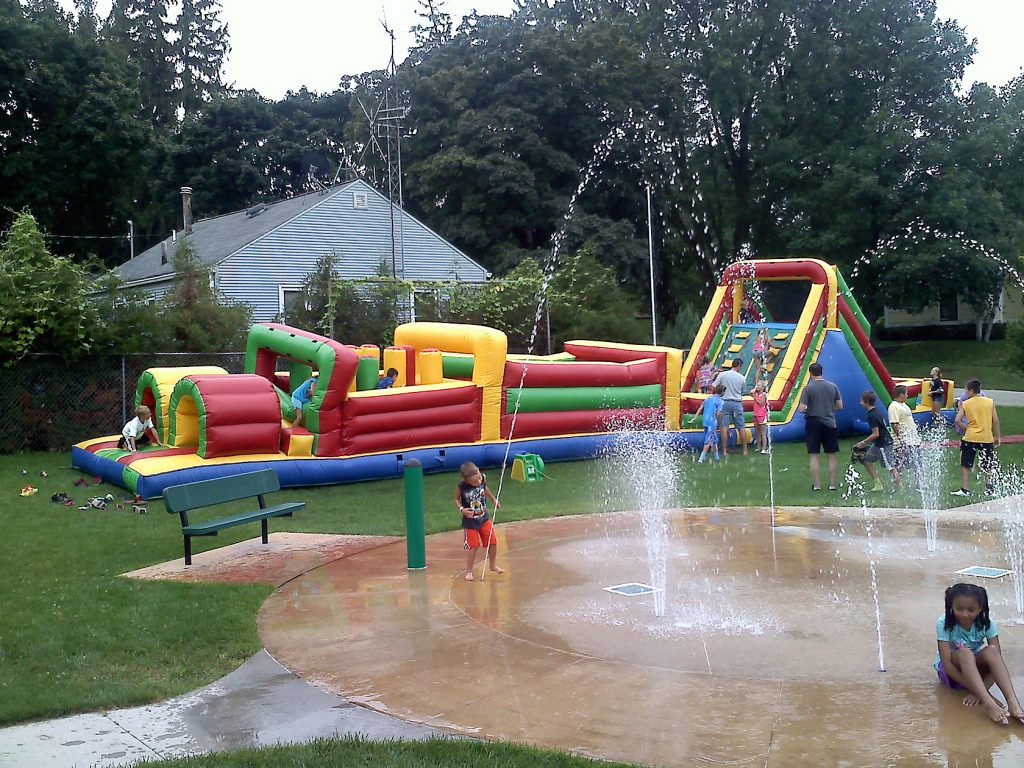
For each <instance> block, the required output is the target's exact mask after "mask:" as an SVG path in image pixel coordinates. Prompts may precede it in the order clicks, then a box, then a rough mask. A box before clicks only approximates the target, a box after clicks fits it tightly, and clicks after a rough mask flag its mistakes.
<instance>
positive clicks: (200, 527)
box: [181, 501, 306, 536]
mask: <svg viewBox="0 0 1024 768" xmlns="http://www.w3.org/2000/svg"><path fill="white" fill-rule="evenodd" d="M304 506H306V503H305V502H304V501H292V502H288V503H287V504H277V505H276V506H273V507H267V508H266V509H255V510H253V511H252V512H240V513H239V514H237V515H230V516H228V517H222V518H219V519H217V520H207V521H206V522H203V523H192V524H191V525H188V526H187V527H184V528H182V529H181V531H182V533H187V534H190V535H192V536H203V535H204V534H207V533H210V532H216V531H221V530H224V529H225V528H233V527H234V526H236V525H244V524H245V523H254V522H256V521H257V520H264V519H266V518H269V517H283V516H284V515H290V514H291V513H292V512H293V511H295V510H296V509H302V507H304Z"/></svg>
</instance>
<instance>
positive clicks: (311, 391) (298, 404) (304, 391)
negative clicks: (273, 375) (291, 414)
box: [292, 376, 316, 427]
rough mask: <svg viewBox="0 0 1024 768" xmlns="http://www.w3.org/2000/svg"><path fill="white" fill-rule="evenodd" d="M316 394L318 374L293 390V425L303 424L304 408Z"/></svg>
mask: <svg viewBox="0 0 1024 768" xmlns="http://www.w3.org/2000/svg"><path fill="white" fill-rule="evenodd" d="M315 394H316V376H311V377H310V378H308V379H306V380H305V381H304V382H302V383H301V384H299V386H298V387H296V388H295V391H294V392H292V405H293V406H295V421H293V422H292V427H297V426H299V425H300V424H302V409H303V408H305V407H306V405H307V404H308V403H309V401H310V400H312V399H313V395H315Z"/></svg>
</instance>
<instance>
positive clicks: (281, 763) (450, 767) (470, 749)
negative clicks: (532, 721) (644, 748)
mask: <svg viewBox="0 0 1024 768" xmlns="http://www.w3.org/2000/svg"><path fill="white" fill-rule="evenodd" d="M136 765H153V766H159V767H160V768H265V767H269V766H273V767H274V768H310V766H316V768H351V767H352V766H375V765H386V766H389V768H477V766H481V765H486V766H501V767H502V768H598V767H599V766H606V767H607V768H628V766H629V765H631V764H629V763H617V762H607V761H603V760H594V759H591V758H588V757H578V756H576V755H571V754H568V753H566V752H555V751H552V750H545V749H538V748H536V747H527V746H521V745H519V744H512V743H510V742H505V741H477V740H470V739H457V738H445V737H440V738H432V739H425V740H423V741H371V740H368V739H361V738H345V739H317V740H315V741H311V742H308V743H305V744H294V745H287V746H280V747H263V748H260V749H240V750H236V751H233V752H218V753H213V754H204V755H197V756H195V757H186V758H176V759H171V760H159V761H151V762H142V763H136Z"/></svg>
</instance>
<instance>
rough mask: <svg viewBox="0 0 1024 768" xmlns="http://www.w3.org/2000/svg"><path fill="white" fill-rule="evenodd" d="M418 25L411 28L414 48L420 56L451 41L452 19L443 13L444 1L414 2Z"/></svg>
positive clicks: (427, 0)
mask: <svg viewBox="0 0 1024 768" xmlns="http://www.w3.org/2000/svg"><path fill="white" fill-rule="evenodd" d="M416 2H417V4H418V7H417V9H416V15H417V16H418V17H419V18H420V19H421V21H420V23H419V24H417V25H415V26H414V27H413V28H412V30H411V31H412V34H413V40H414V46H415V48H416V49H418V51H419V53H420V55H422V54H423V53H424V52H427V51H430V50H432V49H434V48H440V47H441V46H443V45H446V44H447V43H448V42H449V41H450V40H451V39H452V17H451V14H448V13H445V12H444V6H445V2H444V0H416Z"/></svg>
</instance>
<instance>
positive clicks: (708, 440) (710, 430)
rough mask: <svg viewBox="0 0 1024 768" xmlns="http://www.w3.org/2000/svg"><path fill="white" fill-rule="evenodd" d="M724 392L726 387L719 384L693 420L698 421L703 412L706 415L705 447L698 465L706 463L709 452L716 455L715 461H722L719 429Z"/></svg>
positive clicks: (698, 408)
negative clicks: (719, 449)
mask: <svg viewBox="0 0 1024 768" xmlns="http://www.w3.org/2000/svg"><path fill="white" fill-rule="evenodd" d="M724 392H725V386H724V385H723V384H719V385H718V386H717V387H715V393H714V394H713V395H711V397H708V398H706V399H705V400H704V402H703V403H701V404H700V405H699V406H698V407H697V411H696V412H695V413H694V414H693V418H694V419H696V418H697V416H698V415H699V414H700V413H701V412H702V411H703V413H704V447H703V448H701V451H700V458H699V459H697V463H698V464H703V463H704V459H706V458H707V455H708V451H709V450H710V451H712V453H714V456H715V461H721V457H720V456H719V455H718V442H719V438H718V428H719V422H720V421H721V416H722V406H723V405H725V403H724V402H723V401H722V394H723V393H724Z"/></svg>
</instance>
